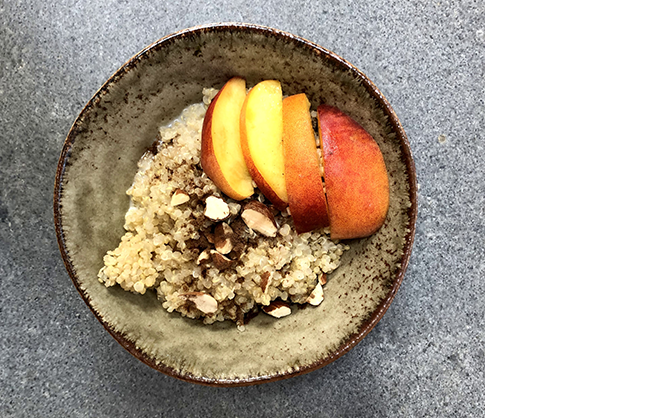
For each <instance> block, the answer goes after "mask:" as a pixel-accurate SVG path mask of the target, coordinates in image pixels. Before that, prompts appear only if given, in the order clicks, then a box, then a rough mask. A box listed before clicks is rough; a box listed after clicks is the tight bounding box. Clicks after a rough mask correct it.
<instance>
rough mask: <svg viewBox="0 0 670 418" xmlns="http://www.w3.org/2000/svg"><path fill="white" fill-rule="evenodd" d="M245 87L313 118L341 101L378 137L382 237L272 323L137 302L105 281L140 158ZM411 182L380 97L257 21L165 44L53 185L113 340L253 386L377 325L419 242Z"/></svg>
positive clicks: (82, 287) (101, 97)
mask: <svg viewBox="0 0 670 418" xmlns="http://www.w3.org/2000/svg"><path fill="white" fill-rule="evenodd" d="M232 76H242V77H244V78H246V80H247V85H248V86H249V87H250V86H252V85H253V84H255V83H257V82H259V81H261V80H264V79H278V80H280V81H281V83H282V88H283V91H284V94H288V95H290V94H295V93H300V92H304V93H306V94H307V97H308V98H309V100H310V102H311V104H312V106H313V108H314V109H316V107H317V106H318V105H319V104H321V103H328V104H330V105H334V106H337V107H339V108H340V109H342V110H343V111H345V112H346V113H348V114H349V115H352V117H353V118H354V119H355V120H356V121H357V122H359V123H360V124H361V125H362V126H363V127H364V128H365V129H367V130H368V132H370V134H371V135H372V136H373V137H374V138H375V139H376V140H377V142H378V144H379V146H380V148H381V150H382V153H383V155H384V160H385V163H386V166H387V169H388V173H389V178H390V185H391V204H390V210H389V214H388V217H387V220H386V222H385V224H384V226H383V227H382V229H381V230H380V231H379V232H378V233H376V234H375V235H373V236H372V237H370V238H366V239H362V240H354V241H351V243H350V246H351V250H350V251H348V252H346V253H345V257H344V258H343V262H342V265H341V266H340V267H339V268H338V269H337V270H336V271H335V272H334V273H333V274H332V275H330V276H329V281H328V284H327V286H326V288H325V299H324V301H323V303H322V304H321V305H320V306H319V307H311V306H310V307H307V308H305V309H299V310H295V309H294V312H293V314H291V315H290V316H288V317H286V318H283V319H281V320H276V319H274V318H271V317H269V316H266V315H259V316H257V317H256V318H254V319H252V320H251V322H250V323H249V324H248V325H247V327H246V330H245V331H244V332H240V331H238V330H237V328H236V327H235V326H234V324H232V323H218V324H215V325H207V326H205V325H203V324H202V323H201V322H199V321H194V320H190V319H186V318H182V317H181V316H180V315H179V314H176V313H168V312H166V311H165V310H164V309H163V308H162V307H161V306H160V303H159V301H158V300H157V298H156V297H155V293H148V294H146V295H143V296H141V295H135V294H131V293H128V292H125V291H123V290H122V289H120V288H119V287H118V286H116V287H112V288H105V286H103V285H102V284H101V283H99V282H98V280H97V272H98V270H99V269H100V268H101V267H102V258H103V256H104V255H105V253H106V252H107V251H108V250H110V249H113V248H115V247H116V246H117V245H118V242H119V240H120V237H121V236H122V235H123V233H124V232H125V231H124V229H123V223H124V214H125V212H126V211H127V209H128V204H129V199H128V196H127V195H126V194H125V191H126V190H127V189H128V188H129V187H130V185H131V183H132V180H133V176H134V174H135V172H136V170H137V161H138V160H139V158H140V156H141V155H142V154H143V153H144V152H145V151H146V150H147V149H148V148H149V147H150V146H151V144H152V142H153V141H154V140H155V139H156V137H157V135H158V127H159V126H161V125H164V124H166V123H168V122H169V121H171V120H173V119H174V118H175V117H176V116H178V114H179V113H180V112H181V110H182V109H183V108H185V107H186V106H188V105H189V104H192V103H196V102H199V101H201V100H202V89H203V87H216V88H220V87H221V86H222V85H223V84H224V83H225V82H226V81H227V80H228V79H229V78H230V77H232ZM415 185H416V180H415V173H414V167H413V162H412V158H411V155H410V151H409V147H408V144H407V138H406V137H405V134H404V132H403V131H402V128H401V127H400V124H399V122H398V121H397V119H396V117H395V114H393V111H392V110H391V109H390V107H389V106H388V103H386V101H385V99H384V98H383V96H382V95H381V94H380V93H379V92H378V91H377V90H376V88H375V87H374V86H373V85H372V84H371V83H369V81H368V80H367V78H365V76H363V75H362V74H361V73H360V72H359V71H358V70H356V69H355V68H354V67H352V66H350V65H349V64H348V63H346V62H345V61H343V60H341V59H340V58H338V57H336V56H334V55H333V54H331V53H329V52H328V51H325V50H323V49H321V48H320V47H318V46H316V45H314V44H311V43H309V42H307V41H304V40H302V39H299V38H296V37H294V36H292V35H289V34H286V33H283V32H279V31H275V30H270V29H268V28H262V27H256V26H250V25H217V26H209V27H201V28H196V29H191V30H187V31H183V32H180V33H177V34H174V35H171V36H168V37H166V38H164V39H162V40H161V41H159V42H157V43H156V44H154V45H152V46H151V47H149V48H147V49H145V50H144V51H142V52H141V53H139V54H138V55H137V56H135V57H134V58H132V59H131V60H130V61H128V63H126V64H125V65H124V66H123V67H122V68H121V69H120V70H119V71H118V72H117V73H116V74H115V75H114V76H113V77H112V78H111V79H110V80H109V81H108V82H107V83H106V84H105V85H104V86H103V87H102V88H101V89H100V91H98V93H97V94H96V95H95V96H94V97H93V99H92V100H91V101H90V102H89V103H88V104H87V106H86V107H85V108H84V110H83V111H82V113H81V114H80V116H79V117H78V119H77V120H76V121H75V123H74V125H73V127H72V130H71V131H70V134H69V135H68V138H67V140H66V143H65V145H64V147H63V152H62V155H61V160H60V163H59V167H58V174H57V177H56V190H55V202H54V211H55V220H56V230H57V234H58V239H59V244H60V246H61V252H62V254H63V258H64V260H65V264H66V267H67V269H68V272H69V273H70V275H71V277H72V279H73V281H74V283H75V285H76V286H77V289H78V290H79V292H80V293H81V295H82V297H83V298H84V299H85V301H86V302H87V303H88V305H89V307H90V308H91V310H92V311H93V312H94V313H95V315H96V316H97V317H98V319H100V321H101V322H102V323H103V325H104V326H105V327H106V328H107V329H108V330H109V331H110V332H111V333H112V335H113V336H114V337H115V338H116V339H117V340H118V341H119V342H120V343H121V344H122V345H123V346H124V347H126V348H127V349H128V350H129V351H130V352H131V353H133V354H134V355H136V356H137V357H138V358H140V359H141V360H142V361H144V362H145V363H147V364H149V365H151V366H152V367H155V368H157V369H159V370H161V371H163V372H166V373H168V374H170V375H172V376H175V377H178V378H182V379H186V380H191V381H195V382H199V383H206V384H214V385H241V384H252V383H256V382H263V381H269V380H274V379H278V378H282V377H287V376H291V375H295V374H299V373H303V372H306V371H310V370H313V369H315V368H318V367H320V366H323V365H325V364H327V363H328V362H330V361H332V360H334V359H335V358H337V357H339V356H340V355H342V354H343V353H345V352H346V351H348V350H349V349H350V348H351V347H353V345H355V344H356V343H357V342H358V341H360V339H361V338H363V336H365V334H367V332H369V330H370V329H371V328H372V327H373V326H374V325H375V324H376V323H377V322H378V321H379V319H380V318H381V316H382V315H383V314H384V312H385V311H386V309H387V307H388V304H389V303H390V302H391V299H392V298H393V295H394V294H395V292H396V291H397V288H398V286H399V284H400V281H401V280H402V275H403V273H404V270H405V268H406V265H407V261H408V257H409V253H410V249H411V244H412V240H413V235H414V222H415V218H416V203H415V200H416V199H415V193H416V191H415V189H416V186H415Z"/></svg>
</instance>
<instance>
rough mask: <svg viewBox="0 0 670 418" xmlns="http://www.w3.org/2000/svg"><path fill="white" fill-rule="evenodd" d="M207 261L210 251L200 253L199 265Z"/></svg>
mask: <svg viewBox="0 0 670 418" xmlns="http://www.w3.org/2000/svg"><path fill="white" fill-rule="evenodd" d="M207 260H209V250H205V251H203V252H201V253H200V255H199V256H198V261H197V263H198V265H200V264H202V263H204V262H205V261H207Z"/></svg>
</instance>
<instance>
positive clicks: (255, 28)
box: [54, 23, 417, 387]
mask: <svg viewBox="0 0 670 418" xmlns="http://www.w3.org/2000/svg"><path fill="white" fill-rule="evenodd" d="M235 30H237V31H251V32H256V33H260V34H263V35H266V36H267V35H268V34H270V35H273V36H276V37H278V38H282V39H285V40H288V41H289V42H293V43H294V44H296V45H298V46H302V47H307V48H308V49H311V50H313V51H314V52H317V53H318V54H320V55H323V56H324V57H325V58H326V59H328V60H330V61H331V62H333V63H335V64H336V65H339V66H343V67H344V68H346V69H348V70H349V71H350V72H352V73H353V74H354V76H355V78H357V79H359V80H360V81H361V82H362V84H363V86H364V87H365V89H366V90H367V91H368V93H370V94H371V95H372V96H373V97H375V98H376V99H378V100H379V101H380V102H381V104H382V105H383V110H384V113H386V115H387V116H388V118H389V122H390V123H391V124H392V125H393V129H394V133H395V135H396V138H398V139H399V141H400V143H401V146H402V157H403V160H404V163H405V167H406V169H407V175H408V180H409V194H410V201H411V202H412V205H411V207H410V208H409V211H408V215H409V222H408V223H409V224H408V230H407V233H406V234H405V246H404V249H403V258H402V263H401V265H400V268H399V269H398V270H397V272H396V278H395V280H394V282H393V286H392V288H391V290H390V292H389V294H388V295H387V296H386V298H385V299H384V300H383V301H382V303H381V304H380V305H379V306H378V307H377V309H375V311H374V312H373V313H372V314H371V315H370V317H369V318H368V319H367V320H366V322H364V323H363V325H362V327H361V330H360V331H359V332H358V333H356V334H354V335H353V337H352V338H351V339H350V340H349V341H347V342H346V343H345V344H343V345H342V346H340V347H339V348H338V349H337V350H335V351H334V352H333V353H331V354H330V355H329V356H328V357H325V358H323V359H321V360H319V361H317V362H315V363H313V364H311V365H307V366H303V367H298V368H296V369H294V370H292V371H291V372H284V373H278V374H274V375H269V376H254V377H248V378H243V379H235V380H228V379H210V378H204V377H202V376H196V375H193V374H191V373H188V372H181V371H178V370H176V369H174V368H172V367H169V366H166V365H164V364H162V363H158V362H156V361H155V360H154V359H152V358H150V357H149V356H147V355H146V354H145V353H144V352H142V351H140V350H139V349H138V348H137V347H136V346H135V344H134V343H133V342H131V341H130V340H129V339H127V338H126V337H125V335H123V334H121V333H119V332H117V331H115V330H114V329H112V328H111V326H110V325H109V324H107V323H106V322H105V320H104V319H103V318H101V317H100V315H99V314H98V313H97V312H96V311H95V310H94V309H93V308H92V307H91V303H90V299H89V297H88V295H86V294H85V293H84V292H83V290H82V289H81V287H80V285H79V280H78V278H77V274H76V272H75V270H74V266H73V265H72V261H71V260H70V257H69V254H68V251H67V248H66V244H65V236H64V233H63V225H62V220H61V214H60V198H61V192H62V181H63V174H64V168H65V165H66V164H67V161H68V159H69V156H70V151H71V149H72V144H73V142H74V139H73V138H74V135H73V133H74V132H76V129H77V128H78V122H79V121H80V120H81V119H82V116H84V114H85V113H86V112H88V111H89V110H90V109H91V108H92V107H93V106H94V105H95V104H97V103H98V102H99V101H100V99H101V97H102V96H103V95H104V94H105V93H106V91H107V89H108V87H109V86H110V85H111V84H113V83H114V82H115V81H116V80H117V79H118V78H120V77H121V76H123V75H124V74H125V73H127V72H128V71H130V69H132V68H133V66H134V65H135V64H136V62H137V61H138V60H139V59H141V58H142V56H143V55H145V54H146V53H147V52H148V51H150V50H153V49H155V48H157V47H162V46H165V45H167V43H168V42H170V41H173V40H176V39H178V38H180V37H185V36H188V35H191V34H195V33H198V32H208V31H235ZM416 191H417V184H416V168H415V166H414V159H413V157H412V152H411V150H410V147H409V141H408V139H407V135H406V134H405V131H404V130H403V128H402V125H401V124H400V121H399V119H398V117H397V115H396V114H395V112H394V111H393V109H392V108H391V105H390V104H389V102H388V100H387V99H386V97H384V95H383V94H382V93H381V92H380V91H379V89H377V87H376V86H375V85H374V83H373V82H372V81H371V80H370V79H368V78H367V76H365V75H364V74H363V73H362V72H361V71H360V70H359V69H358V68H356V67H355V66H354V65H352V64H351V63H349V62H348V61H346V60H345V59H343V58H341V57H339V56H338V55H336V54H335V53H333V52H331V51H329V50H327V49H325V48H323V47H321V46H319V45H317V44H315V43H313V42H311V41H308V40H306V39H304V38H301V37H299V36H296V35H293V34H290V33H287V32H283V31H280V30H277V29H273V28H269V27H265V26H260V25H254V24H247V23H215V24H211V25H202V26H196V27H192V28H188V29H184V30H182V31H179V32H175V33H173V34H170V35H167V36H165V37H163V38H161V39H159V40H158V41H156V42H154V43H152V44H151V45H149V46H147V47H146V48H144V49H143V50H142V51H140V52H138V53H137V54H136V55H135V56H133V57H132V58H130V59H129V60H128V61H127V62H126V63H125V64H124V65H123V66H121V68H119V69H118V70H117V71H116V72H115V73H114V75H112V76H111V77H110V78H109V79H108V80H107V81H106V82H105V83H104V84H103V85H102V87H100V89H98V91H97V92H96V93H95V95H94V96H93V97H92V98H91V100H90V101H89V102H88V103H87V104H86V106H84V108H83V109H82V111H81V112H80V114H79V115H78V116H77V119H76V120H75V122H74V123H73V124H72V127H71V128H70V131H69V132H68V135H67V138H66V140H65V143H64V144H63V149H62V151H61V155H60V158H59V160H58V168H57V172H56V179H55V184H54V226H55V229H56V236H57V238H58V247H59V249H60V252H61V256H62V258H63V263H64V264H65V268H66V270H67V272H68V274H69V275H70V278H71V279H72V282H73V283H74V285H75V287H76V288H77V291H78V292H79V295H80V296H81V297H82V299H84V301H85V302H86V305H87V306H88V307H89V309H90V310H91V312H93V314H94V315H95V317H96V318H97V319H98V321H100V323H101V324H102V325H103V326H104V327H105V329H106V330H107V332H109V333H110V334H111V335H112V337H114V339H115V340H116V341H117V342H118V343H119V344H121V346H122V347H123V348H125V349H126V350H127V351H128V352H129V353H131V354H132V355H133V356H135V357H137V358H138V359H139V360H141V361H142V362H143V363H145V364H146V365H148V366H150V367H152V368H154V369H156V370H158V371H160V372H162V373H165V374H167V375H169V376H172V377H175V378H177V379H180V380H184V381H187V382H192V383H198V384H202V385H207V386H219V387H220V386H224V387H234V386H249V385H254V384H259V383H267V382H273V381H277V380H281V379H286V378H289V377H293V376H298V375H301V374H305V373H309V372H311V371H314V370H316V369H319V368H321V367H323V366H326V365H327V364H330V363H332V362H333V361H335V360H336V359H338V358H339V357H341V356H342V355H344V354H345V353H347V352H348V351H349V350H351V349H352V348H353V347H354V346H355V345H356V344H358V343H359V342H360V341H361V340H362V339H363V338H364V337H365V336H366V335H367V334H368V333H369V332H370V331H371V330H372V329H373V328H374V327H375V325H377V323H378V322H379V321H380V320H381V318H382V317H383V316H384V314H385V313H386V311H387V310H388V307H389V306H390V304H391V301H392V300H393V298H394V297H395V294H396V293H397V292H398V288H399V287H400V284H401V282H402V280H403V276H404V274H405V271H406V270H407V266H408V263H409V258H410V255H411V251H412V244H413V243H414V234H415V229H416V218H417V202H416Z"/></svg>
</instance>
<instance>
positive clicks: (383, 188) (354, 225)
mask: <svg viewBox="0 0 670 418" xmlns="http://www.w3.org/2000/svg"><path fill="white" fill-rule="evenodd" d="M317 115H318V119H319V135H320V137H321V142H322V144H323V145H322V147H323V162H324V170H325V173H324V180H325V182H326V197H327V199H328V217H329V219H330V236H331V238H333V239H349V238H362V237H367V236H369V235H372V234H373V233H375V232H376V231H377V230H378V229H379V228H381V226H382V225H383V224H384V220H385V219H386V213H387V212H388V208H389V180H388V173H387V172H386V165H385V164H384V158H383V157H382V153H381V151H380V150H379V146H378V145H377V143H376V142H375V140H374V139H373V138H372V136H371V135H370V134H369V133H368V132H367V131H366V130H365V129H363V127H362V126H360V125H359V124H358V123H356V122H355V121H354V120H353V119H351V118H350V117H349V116H347V115H346V114H345V113H344V112H342V111H341V110H339V109H337V108H335V107H332V106H328V105H321V106H319V107H318V109H317Z"/></svg>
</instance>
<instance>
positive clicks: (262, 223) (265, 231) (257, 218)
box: [242, 200, 277, 237]
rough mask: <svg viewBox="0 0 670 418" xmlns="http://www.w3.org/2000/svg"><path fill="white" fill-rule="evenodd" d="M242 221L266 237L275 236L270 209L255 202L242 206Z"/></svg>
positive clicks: (274, 224) (274, 225) (275, 228)
mask: <svg viewBox="0 0 670 418" xmlns="http://www.w3.org/2000/svg"><path fill="white" fill-rule="evenodd" d="M242 220H243V221H244V223H245V224H247V226H248V227H249V228H251V229H252V230H254V231H256V232H258V233H259V234H262V235H265V236H266V237H274V236H276V235H277V224H276V223H275V219H274V216H272V212H271V211H270V209H269V208H268V207H267V206H265V205H264V204H262V203H261V202H257V201H255V200H252V201H250V202H249V203H247V204H246V205H245V206H244V210H243V211H242Z"/></svg>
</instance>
